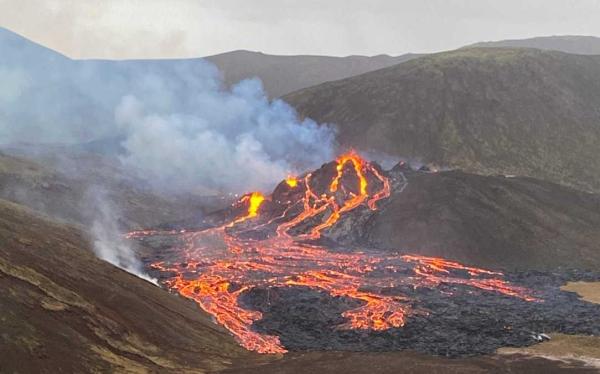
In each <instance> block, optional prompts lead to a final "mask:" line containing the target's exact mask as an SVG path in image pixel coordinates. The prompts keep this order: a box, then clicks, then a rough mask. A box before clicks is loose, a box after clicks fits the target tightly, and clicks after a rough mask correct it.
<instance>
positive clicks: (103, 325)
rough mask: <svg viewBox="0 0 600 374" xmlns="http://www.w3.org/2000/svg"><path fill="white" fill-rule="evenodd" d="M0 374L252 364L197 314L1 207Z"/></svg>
mask: <svg viewBox="0 0 600 374" xmlns="http://www.w3.org/2000/svg"><path fill="white" fill-rule="evenodd" d="M0 284H1V286H0V310H2V316H1V322H0V326H1V334H0V372H3V373H4V372H10V373H13V372H18V373H34V372H35V373H57V372H68V373H75V372H77V373H83V372H115V371H118V372H148V371H151V372H158V371H160V372H177V373H180V372H185V371H186V370H191V369H193V370H195V371H194V372H204V371H206V370H216V369H220V368H225V367H227V366H228V365H229V364H230V362H231V360H232V359H248V358H251V357H254V356H253V355H250V354H249V353H248V352H246V351H244V350H243V349H242V348H240V347H239V346H238V345H237V344H236V343H235V342H234V341H233V339H232V338H231V337H230V336H229V335H228V334H227V333H226V332H225V331H224V330H222V329H221V328H219V327H217V326H216V325H214V324H213V323H212V322H211V320H210V318H209V317H208V316H207V315H206V314H204V313H202V312H201V311H200V310H199V309H198V307H197V306H196V305H195V304H193V303H191V302H188V301H185V300H184V299H182V298H179V297H177V296H175V295H172V294H169V293H167V292H165V291H163V290H161V289H160V288H158V287H156V286H154V285H152V284H151V283H148V282H146V281H143V280H141V279H139V278H136V277H134V276H133V275H130V274H128V273H126V272H124V271H122V270H120V269H117V268H115V267H113V266H111V265H110V264H108V263H106V262H103V261H100V260H98V259H96V257H95V256H94V255H93V254H92V253H91V252H90V251H89V250H88V249H87V244H86V240H85V238H84V237H83V235H82V234H81V233H80V232H79V231H78V230H76V229H74V228H72V227H69V226H65V225H60V224H55V223H52V222H50V221H48V220H47V219H45V218H43V217H40V216H36V215H35V214H33V213H32V212H31V211H29V210H27V209H25V208H22V207H20V206H17V205H15V204H12V203H8V202H5V201H1V200H0Z"/></svg>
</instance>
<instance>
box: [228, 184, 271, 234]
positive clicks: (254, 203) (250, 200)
mask: <svg viewBox="0 0 600 374" xmlns="http://www.w3.org/2000/svg"><path fill="white" fill-rule="evenodd" d="M263 201H265V197H264V196H263V195H262V194H261V193H260V192H252V193H251V194H249V195H246V196H244V197H243V198H242V199H241V200H240V203H247V204H248V212H247V213H246V214H245V215H243V216H241V217H238V218H236V219H235V220H234V221H233V222H231V223H230V224H228V226H229V227H233V225H235V224H236V223H241V222H244V221H245V220H247V219H250V218H254V217H256V216H258V209H259V208H260V206H261V205H262V203H263Z"/></svg>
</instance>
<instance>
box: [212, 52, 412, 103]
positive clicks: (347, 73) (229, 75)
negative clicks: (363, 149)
mask: <svg viewBox="0 0 600 374" xmlns="http://www.w3.org/2000/svg"><path fill="white" fill-rule="evenodd" d="M418 56H419V55H413V54H406V55H401V56H388V55H379V56H372V57H368V56H348V57H330V56H276V55H268V54H264V53H260V52H251V51H232V52H227V53H223V54H219V55H215V56H208V57H206V59H207V60H208V61H210V62H212V63H213V64H215V65H216V66H217V67H218V68H219V70H221V71H222V72H223V75H224V78H225V83H226V84H227V85H232V84H234V83H237V82H239V81H240V80H242V79H246V78H253V77H258V78H260V79H261V80H262V82H263V85H264V87H265V90H266V91H267V93H268V94H269V96H270V97H279V96H283V95H285V94H288V93H290V92H293V91H297V90H300V89H303V88H306V87H310V86H314V85H317V84H320V83H323V82H329V81H334V80H338V79H343V78H348V77H351V76H354V75H359V74H363V73H366V72H369V71H373V70H378V69H382V68H385V67H388V66H392V65H396V64H399V63H401V62H404V61H408V60H411V59H413V58H416V57H418Z"/></svg>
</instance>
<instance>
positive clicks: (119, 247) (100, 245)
mask: <svg viewBox="0 0 600 374" xmlns="http://www.w3.org/2000/svg"><path fill="white" fill-rule="evenodd" d="M91 191H94V192H91ZM106 196H107V195H106V193H105V192H104V191H102V190H97V189H91V190H90V191H89V192H88V199H87V203H88V204H90V205H89V206H90V207H91V208H92V209H94V211H93V216H94V218H93V221H92V225H91V233H92V234H93V236H94V243H93V248H94V252H95V253H96V256H98V258H100V259H102V260H104V261H107V262H109V263H111V264H113V265H115V266H117V267H120V268H121V269H123V270H125V271H127V272H129V273H131V274H134V275H136V276H138V277H139V278H142V279H145V280H147V281H149V282H152V283H154V284H158V283H157V281H156V279H154V278H151V277H150V276H149V275H148V274H146V273H145V272H144V271H143V267H142V264H141V262H140V261H139V260H138V258H137V257H136V255H135V252H134V251H133V249H132V248H131V247H130V245H129V243H128V242H127V241H126V240H125V239H124V238H123V236H122V234H121V232H120V230H119V227H118V225H117V222H118V217H119V214H118V212H117V210H116V208H115V207H114V205H113V204H112V203H111V202H110V201H109V200H108V199H107V198H106Z"/></svg>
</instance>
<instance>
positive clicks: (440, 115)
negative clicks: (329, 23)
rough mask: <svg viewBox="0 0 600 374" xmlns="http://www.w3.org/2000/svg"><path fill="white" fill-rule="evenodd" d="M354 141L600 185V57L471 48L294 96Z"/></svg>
mask: <svg viewBox="0 0 600 374" xmlns="http://www.w3.org/2000/svg"><path fill="white" fill-rule="evenodd" d="M284 99H285V100H287V101H289V102H290V103H291V104H293V105H294V106H295V107H296V108H297V109H298V111H299V112H300V113H301V114H302V115H304V116H309V117H312V118H314V119H316V120H318V121H321V122H329V123H335V124H337V125H338V127H339V129H340V132H339V141H340V142H341V144H342V146H344V147H349V146H353V147H357V148H359V149H364V150H376V151H380V152H387V153H390V154H392V155H398V156H404V157H409V158H417V159H421V160H423V161H425V162H434V163H437V164H440V165H443V166H449V167H453V168H462V169H464V170H467V171H471V172H476V173H507V174H518V175H527V176H533V177H538V178H541V179H546V180H550V181H555V182H559V183H563V184H566V185H571V186H576V187H578V188H581V189H585V190H594V191H600V158H599V157H598V152H597V150H598V144H600V109H599V108H600V57H599V56H578V55H568V54H564V53H559V52H547V51H540V50H531V49H494V48H481V49H461V50H458V51H452V52H446V53H440V54H436V55H430V56H426V57H421V58H418V59H415V60H411V61H409V62H406V63H402V64H399V65H395V66H393V67H389V68H386V69H382V70H378V71H374V72H370V73H366V74H363V75H360V76H357V77H352V78H348V79H344V80H339V81H336V82H330V83H325V84H321V85H318V86H315V87H311V88H308V89H305V90H301V91H298V92H295V93H292V94H290V95H287V96H285V97H284Z"/></svg>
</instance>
